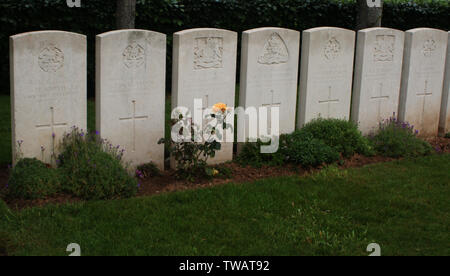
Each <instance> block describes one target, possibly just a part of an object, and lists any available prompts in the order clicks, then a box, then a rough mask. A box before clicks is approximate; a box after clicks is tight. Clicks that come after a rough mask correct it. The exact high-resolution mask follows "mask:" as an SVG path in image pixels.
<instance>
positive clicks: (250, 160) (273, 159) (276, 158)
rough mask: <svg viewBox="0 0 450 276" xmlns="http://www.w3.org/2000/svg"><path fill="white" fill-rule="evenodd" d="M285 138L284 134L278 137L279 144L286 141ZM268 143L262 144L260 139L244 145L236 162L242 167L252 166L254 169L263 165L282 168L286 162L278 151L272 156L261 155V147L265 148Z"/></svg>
mask: <svg viewBox="0 0 450 276" xmlns="http://www.w3.org/2000/svg"><path fill="white" fill-rule="evenodd" d="M287 136H288V135H285V134H283V135H281V136H280V144H282V141H283V140H285V139H287ZM270 143H271V142H267V143H265V142H262V141H261V140H260V139H258V140H257V141H256V142H247V143H244V144H243V145H242V148H241V150H240V153H239V155H238V157H237V158H236V161H237V162H238V163H239V164H240V165H242V166H252V167H256V168H260V167H262V166H263V165H265V166H282V165H283V164H285V162H286V157H285V156H283V155H282V153H281V151H280V150H278V151H277V152H275V153H272V154H266V153H261V147H262V146H267V145H269V144H270ZM283 144H284V143H283Z"/></svg>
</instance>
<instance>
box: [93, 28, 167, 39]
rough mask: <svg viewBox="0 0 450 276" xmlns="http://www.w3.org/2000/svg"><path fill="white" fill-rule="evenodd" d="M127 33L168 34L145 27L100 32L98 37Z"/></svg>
mask: <svg viewBox="0 0 450 276" xmlns="http://www.w3.org/2000/svg"><path fill="white" fill-rule="evenodd" d="M126 33H148V34H155V35H161V36H166V34H163V33H160V32H155V31H150V30H143V29H121V30H114V31H109V32H105V33H102V34H98V35H97V37H106V36H109V35H118V34H126Z"/></svg>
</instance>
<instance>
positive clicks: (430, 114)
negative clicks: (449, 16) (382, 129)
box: [399, 28, 448, 137]
mask: <svg viewBox="0 0 450 276" xmlns="http://www.w3.org/2000/svg"><path fill="white" fill-rule="evenodd" d="M447 40H448V34H447V32H444V31H441V30H436V29H429V28H418V29H412V30H409V31H407V32H406V33H405V51H404V57H403V72H402V85H401V92H400V104H399V120H401V121H406V122H409V123H410V124H412V125H414V126H415V128H416V129H418V130H419V133H420V134H419V135H420V136H424V137H425V136H435V135H437V134H438V125H439V113H440V109H441V100H442V87H443V81H444V67H445V55H446V52H447Z"/></svg>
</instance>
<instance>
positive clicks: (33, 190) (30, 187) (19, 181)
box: [7, 158, 61, 199]
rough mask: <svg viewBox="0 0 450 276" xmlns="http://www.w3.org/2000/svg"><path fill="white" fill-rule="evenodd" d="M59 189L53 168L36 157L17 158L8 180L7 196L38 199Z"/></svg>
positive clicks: (56, 173) (58, 181) (57, 178)
mask: <svg viewBox="0 0 450 276" xmlns="http://www.w3.org/2000/svg"><path fill="white" fill-rule="evenodd" d="M60 189H61V185H60V178H59V176H58V172H57V170H55V169H52V168H48V167H47V166H46V165H45V164H44V163H42V162H41V161H39V160H37V159H36V158H33V159H30V158H25V159H21V160H19V162H17V164H16V166H15V167H14V168H13V169H12V172H11V176H10V178H9V180H8V191H7V193H8V196H9V197H12V198H21V199H39V198H45V197H47V196H51V195H54V194H56V193H57V192H59V191H60Z"/></svg>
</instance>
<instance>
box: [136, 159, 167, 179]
mask: <svg viewBox="0 0 450 276" xmlns="http://www.w3.org/2000/svg"><path fill="white" fill-rule="evenodd" d="M155 176H161V171H160V170H159V169H158V166H156V164H155V163H153V162H149V163H146V164H142V165H139V166H138V167H137V168H136V177H138V178H148V177H155Z"/></svg>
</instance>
